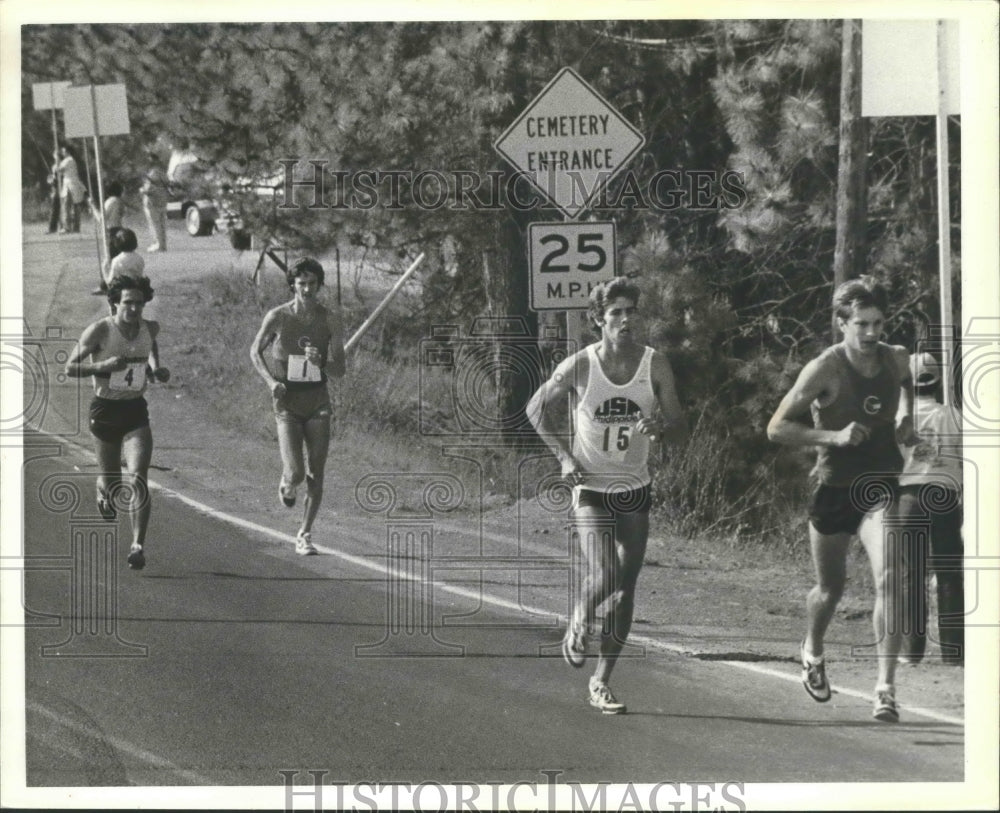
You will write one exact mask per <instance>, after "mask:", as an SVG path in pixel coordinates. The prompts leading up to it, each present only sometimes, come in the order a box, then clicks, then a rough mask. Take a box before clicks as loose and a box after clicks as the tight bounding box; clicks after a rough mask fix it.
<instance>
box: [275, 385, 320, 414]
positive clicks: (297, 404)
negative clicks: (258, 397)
mask: <svg viewBox="0 0 1000 813" xmlns="http://www.w3.org/2000/svg"><path fill="white" fill-rule="evenodd" d="M272 401H273V406H274V416H275V418H277V419H278V420H279V421H285V422H290V423H307V422H308V421H312V420H316V419H320V418H325V419H327V420H329V419H330V414H331V411H332V410H331V407H330V392H329V390H328V389H327V387H326V384H317V385H316V386H314V387H301V388H298V387H296V388H292V389H287V390H286V391H285V394H284V395H282V396H281V397H280V398H274V399H272Z"/></svg>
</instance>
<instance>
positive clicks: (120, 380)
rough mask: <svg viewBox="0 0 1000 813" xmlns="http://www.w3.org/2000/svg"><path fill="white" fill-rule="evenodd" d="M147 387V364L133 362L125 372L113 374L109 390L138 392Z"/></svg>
mask: <svg viewBox="0 0 1000 813" xmlns="http://www.w3.org/2000/svg"><path fill="white" fill-rule="evenodd" d="M145 385H146V362H145V361H133V362H130V363H129V365H128V367H126V368H125V369H124V370H116V371H115V372H113V373H111V376H110V379H109V381H108V388H109V389H112V390H124V391H136V390H141V389H142V388H143V387H144V386H145Z"/></svg>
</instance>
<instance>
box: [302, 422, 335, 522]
mask: <svg viewBox="0 0 1000 813" xmlns="http://www.w3.org/2000/svg"><path fill="white" fill-rule="evenodd" d="M304 436H305V444H306V451H307V453H308V455H309V475H308V476H307V477H306V498H305V500H304V502H303V509H302V527H301V528H300V529H299V533H300V534H303V533H309V532H310V531H311V530H312V525H313V521H314V520H315V519H316V514H317V512H318V511H319V506H320V503H321V502H322V501H323V474H324V472H325V471H326V456H327V452H328V451H329V448H330V416H329V415H328V414H327V415H322V416H320V417H316V418H312V419H311V420H308V421H306V423H305V427H304Z"/></svg>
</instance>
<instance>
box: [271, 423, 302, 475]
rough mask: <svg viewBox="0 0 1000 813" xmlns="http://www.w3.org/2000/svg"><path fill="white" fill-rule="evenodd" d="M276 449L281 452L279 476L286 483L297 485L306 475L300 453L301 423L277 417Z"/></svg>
mask: <svg viewBox="0 0 1000 813" xmlns="http://www.w3.org/2000/svg"><path fill="white" fill-rule="evenodd" d="M277 428H278V450H279V451H280V452H281V477H282V479H283V480H284V481H285V484H286V485H290V486H297V485H298V484H299V483H301V482H302V481H303V480H304V479H305V477H306V467H305V461H304V460H303V455H302V443H303V440H304V432H303V428H302V423H301V422H299V421H297V420H294V419H291V420H289V419H284V418H278V419H277Z"/></svg>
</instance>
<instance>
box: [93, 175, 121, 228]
mask: <svg viewBox="0 0 1000 813" xmlns="http://www.w3.org/2000/svg"><path fill="white" fill-rule="evenodd" d="M123 193H124V189H123V188H122V185H121V182H119V181H111V183H109V184H108V185H107V187H106V188H105V190H104V228H105V230H106V231H107V232H108V235H109V236H110V234H111V230H112V229H120V228H121V227H122V218H123V217H124V216H125V203H124V202H123V201H122V194H123ZM93 208H94V217H95V218H96V217H97V208H96V207H93Z"/></svg>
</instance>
